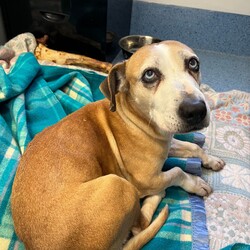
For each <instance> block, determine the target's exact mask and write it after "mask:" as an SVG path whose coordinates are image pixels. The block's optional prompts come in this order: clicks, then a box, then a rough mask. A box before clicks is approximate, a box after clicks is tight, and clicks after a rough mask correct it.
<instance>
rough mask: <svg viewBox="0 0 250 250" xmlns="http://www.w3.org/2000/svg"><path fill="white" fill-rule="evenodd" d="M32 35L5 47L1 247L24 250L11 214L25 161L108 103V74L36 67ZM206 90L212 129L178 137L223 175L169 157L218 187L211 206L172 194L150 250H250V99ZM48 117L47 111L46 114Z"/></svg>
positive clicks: (0, 104) (0, 76)
mask: <svg viewBox="0 0 250 250" xmlns="http://www.w3.org/2000/svg"><path fill="white" fill-rule="evenodd" d="M35 46H36V43H35V39H34V37H33V35H32V34H22V35H20V36H18V37H17V38H14V39H13V40H11V41H10V42H8V43H7V44H6V45H5V46H3V47H2V48H0V65H2V67H0V249H1V250H4V249H11V250H12V249H23V248H24V246H23V244H22V243H21V242H20V240H19V239H18V238H17V236H16V234H15V232H14V228H13V222H12V218H11V211H10V195H11V186H12V182H13V178H14V175H15V170H16V167H17V166H18V161H19V159H20V157H21V155H22V153H23V152H24V151H25V149H26V146H27V145H28V143H29V142H30V140H32V138H33V137H34V135H35V134H37V133H38V132H40V131H41V130H43V128H45V127H47V126H49V125H52V124H54V123H56V122H57V121H59V120H60V119H62V118H63V117H65V116H66V115H67V114H69V113H71V112H74V111H75V110H77V109H79V108H80V107H82V106H84V105H86V104H87V103H90V102H93V101H96V100H99V99H101V98H103V96H102V94H101V93H100V91H99V89H98V86H99V84H100V82H101V81H102V80H103V79H104V78H105V75H102V74H99V73H96V72H91V71H86V70H81V69H79V68H74V67H68V68H65V67H64V68H62V67H58V66H48V63H47V62H37V60H36V59H35V57H34V55H33V54H32V53H30V52H28V53H22V52H27V51H31V52H33V50H34V48H35ZM202 88H203V92H204V94H205V95H206V97H207V99H208V100H209V103H210V106H211V108H212V110H213V111H212V117H211V124H210V126H209V127H208V129H206V130H205V131H203V133H204V134H205V135H206V141H204V139H205V137H204V136H202V135H201V134H199V133H194V134H189V135H185V136H183V135H176V137H178V136H179V139H182V140H189V141H193V142H195V143H197V144H199V145H200V146H202V145H203V144H204V143H205V145H204V147H205V149H206V150H207V151H208V152H209V153H211V154H213V155H217V156H219V157H221V158H223V159H224V160H225V161H226V163H227V165H226V167H225V169H223V170H222V171H220V172H216V173H215V172H212V171H209V170H202V168H201V164H200V161H199V160H198V159H175V158H171V159H169V160H168V161H167V162H166V164H165V166H164V170H167V169H168V168H170V167H171V166H174V165H179V166H180V167H182V168H183V169H184V170H185V171H188V172H192V173H194V174H198V175H202V176H203V178H205V179H206V180H207V181H208V182H209V183H210V184H211V185H212V186H213V189H214V192H213V194H211V195H210V196H209V197H208V198H206V199H205V202H204V200H203V199H202V198H201V197H198V196H195V195H190V194H188V193H186V192H185V191H183V190H182V189H180V188H174V187H173V188H169V189H168V190H167V194H166V197H165V198H164V199H163V201H162V203H161V204H160V206H159V208H158V210H157V213H158V211H159V210H160V208H161V207H162V206H164V205H165V204H166V203H167V204H168V205H169V208H170V215H169V218H168V220H167V222H166V223H165V225H164V226H163V228H162V229H161V230H160V231H159V233H158V234H157V235H156V237H155V238H154V239H153V240H152V241H151V242H149V243H148V244H147V245H146V246H145V247H144V249H174V248H175V249H185V250H186V249H194V250H195V249H197V250H200V249H209V248H210V249H212V250H213V249H215V250H216V249H222V248H224V247H225V249H235V250H236V249H244V250H245V249H249V245H248V244H250V239H249V232H248V231H249V222H248V221H249V215H250V212H249V207H250V203H249V200H250V195H249V192H250V187H249V185H250V181H249V180H250V170H249V168H250V164H249V163H250V159H249V151H250V150H249V147H250V139H249V127H250V126H249V125H250V118H249V99H250V94H249V93H245V92H239V91H231V92H228V93H216V92H215V91H213V90H212V89H211V88H209V87H208V86H207V85H202ZM45 111H46V112H45Z"/></svg>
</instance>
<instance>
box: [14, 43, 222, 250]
mask: <svg viewBox="0 0 250 250" xmlns="http://www.w3.org/2000/svg"><path fill="white" fill-rule="evenodd" d="M199 75H200V73H199V60H198V58H197V56H196V55H195V54H194V52H193V51H192V50H191V49H190V48H188V47H187V46H185V45H184V44H181V43H179V42H175V41H166V42H162V43H159V44H153V45H149V46H145V47H143V48H141V49H140V50H139V51H137V52H136V53H135V54H134V55H133V56H132V57H131V58H130V59H129V60H128V61H126V62H123V63H120V64H118V65H115V66H114V67H113V68H112V70H111V72H110V74H109V76H108V77H107V79H106V80H105V81H104V82H103V83H102V85H101V90H102V91H103V93H104V94H105V95H106V97H107V99H105V100H102V101H99V102H96V103H92V104H90V105H87V106H86V107H84V108H82V109H80V110H79V111H77V112H75V113H73V114H71V115H69V116H68V117H66V118H65V119H63V120H62V121H60V122H59V123H57V124H56V125H54V126H51V127H49V128H47V129H45V130H44V131H43V132H41V133H40V134H38V135H37V136H36V137H35V138H34V140H33V141H32V142H31V143H30V145H29V147H28V149H27V150H26V152H25V154H24V155H23V157H22V159H21V162H20V165H19V167H18V170H17V174H16V178H15V181H14V185H13V193H12V213H13V219H14V225H15V229H16V232H17V235H18V236H19V237H20V239H21V240H22V241H23V242H24V244H25V246H26V248H27V249H36V250H38V249H43V250H45V249H60V250H61V249H101V250H103V249H121V248H124V249H139V248H141V247H142V246H143V245H144V244H145V243H146V242H147V241H149V240H150V239H151V238H152V237H153V236H154V235H155V234H156V232H157V231H158V230H159V229H160V227H161V226H162V225H163V223H164V222H165V220H166V217H167V208H164V209H163V210H162V212H161V213H160V215H159V216H158V217H157V218H156V219H155V220H154V221H153V222H152V223H151V220H152V216H153V214H154V212H155V210H156V208H157V206H158V204H159V202H160V201H161V199H162V197H163V196H164V194H165V189H166V188H167V187H169V186H173V185H174V186H180V187H182V188H184V189H185V190H186V191H188V192H191V193H196V194H198V195H201V196H204V195H208V194H209V193H210V192H211V188H210V187H209V185H208V184H207V183H206V182H204V181H203V180H202V179H201V178H200V177H197V176H192V175H190V174H187V173H185V172H183V171H182V170H181V169H180V168H178V167H175V168H173V169H171V170H169V171H167V172H162V166H163V163H164V162H165V160H166V158H167V157H168V155H169V154H171V155H176V156H182V157H200V158H201V159H202V161H203V164H204V166H205V167H208V168H212V169H214V170H219V169H221V168H222V167H223V166H224V162H223V161H222V160H220V159H218V158H216V157H212V156H208V155H206V154H205V153H204V152H203V150H202V149H200V148H199V147H198V146H196V145H195V144H192V143H188V142H179V141H177V140H172V136H173V134H174V133H185V132H190V131H193V130H197V129H202V128H204V127H206V126H208V124H209V108H208V105H207V103H206V101H205V99H204V96H203V94H202V93H201V91H200V90H199V79H200V78H199V77H200V76H199ZM109 107H110V109H111V111H116V112H110V110H109ZM171 143H172V145H171ZM170 146H172V148H171V149H170ZM142 197H146V199H145V201H144V203H143V205H142V208H141V209H140V205H139V198H142ZM132 229H133V233H134V234H135V236H133V237H132V238H131V239H130V240H128V241H127V242H126V243H125V245H124V246H123V243H124V242H125V240H126V238H127V236H128V234H129V232H130V231H131V230H132Z"/></svg>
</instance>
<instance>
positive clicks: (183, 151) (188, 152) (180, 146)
mask: <svg viewBox="0 0 250 250" xmlns="http://www.w3.org/2000/svg"><path fill="white" fill-rule="evenodd" d="M169 156H176V157H185V158H187V157H198V158H200V159H201V161H202V165H203V166H204V167H205V168H211V169H213V170H221V169H222V168H223V167H224V166H225V162H224V161H223V160H221V159H220V158H218V157H215V156H212V155H207V154H206V153H205V151H204V150H203V149H202V148H200V147H199V146H198V145H196V144H195V143H191V142H186V141H180V140H177V139H174V138H173V139H172V141H171V148H170V150H169Z"/></svg>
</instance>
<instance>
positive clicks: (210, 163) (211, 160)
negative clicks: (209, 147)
mask: <svg viewBox="0 0 250 250" xmlns="http://www.w3.org/2000/svg"><path fill="white" fill-rule="evenodd" d="M225 165H226V163H225V162H224V161H223V160H221V159H220V158H218V157H216V156H212V155H208V160H207V162H203V166H204V167H205V168H211V169H213V170H215V171H219V170H221V169H223V168H224V166H225Z"/></svg>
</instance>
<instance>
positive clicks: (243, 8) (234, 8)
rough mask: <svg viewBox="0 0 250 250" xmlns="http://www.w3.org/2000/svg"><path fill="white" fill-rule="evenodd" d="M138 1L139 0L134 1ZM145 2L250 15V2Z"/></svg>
mask: <svg viewBox="0 0 250 250" xmlns="http://www.w3.org/2000/svg"><path fill="white" fill-rule="evenodd" d="M134 1H138V0H134ZM140 1H145V2H153V3H161V4H171V5H177V6H183V7H192V8H199V9H206V10H215V11H222V12H229V13H236V14H242V15H250V1H249V0H188V1H187V0H140Z"/></svg>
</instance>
